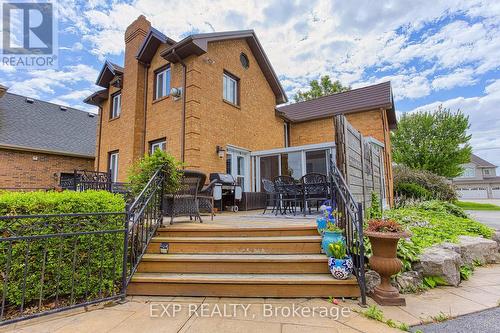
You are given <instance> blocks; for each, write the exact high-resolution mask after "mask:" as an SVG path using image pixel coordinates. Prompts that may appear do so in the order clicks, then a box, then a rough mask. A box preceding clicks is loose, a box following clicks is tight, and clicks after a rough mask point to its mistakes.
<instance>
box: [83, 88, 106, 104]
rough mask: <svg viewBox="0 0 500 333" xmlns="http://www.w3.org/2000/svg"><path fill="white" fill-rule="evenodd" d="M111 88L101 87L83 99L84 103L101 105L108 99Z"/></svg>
mask: <svg viewBox="0 0 500 333" xmlns="http://www.w3.org/2000/svg"><path fill="white" fill-rule="evenodd" d="M108 95H109V90H108V89H101V90H98V91H96V92H95V93H93V94H92V95H90V96H89V97H87V98H85V99H84V100H83V102H84V103H87V104H90V105H95V106H101V104H102V102H103V101H105V100H107V99H108Z"/></svg>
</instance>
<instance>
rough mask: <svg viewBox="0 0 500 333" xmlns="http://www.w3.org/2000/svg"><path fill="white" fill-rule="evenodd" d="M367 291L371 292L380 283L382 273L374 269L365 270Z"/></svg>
mask: <svg viewBox="0 0 500 333" xmlns="http://www.w3.org/2000/svg"><path fill="white" fill-rule="evenodd" d="M365 282H366V292H367V293H370V292H372V291H373V289H375V287H376V286H378V285H379V284H380V275H379V274H378V273H377V272H375V271H372V270H367V271H366V272H365Z"/></svg>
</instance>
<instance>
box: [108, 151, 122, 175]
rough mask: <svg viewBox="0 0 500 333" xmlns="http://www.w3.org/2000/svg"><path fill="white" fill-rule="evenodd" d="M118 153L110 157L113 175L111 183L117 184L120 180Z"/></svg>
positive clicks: (109, 162) (109, 165) (110, 154)
mask: <svg viewBox="0 0 500 333" xmlns="http://www.w3.org/2000/svg"><path fill="white" fill-rule="evenodd" d="M118 156H119V154H118V152H117V151H115V152H111V153H109V156H108V168H109V173H110V174H111V181H112V182H116V180H117V179H118Z"/></svg>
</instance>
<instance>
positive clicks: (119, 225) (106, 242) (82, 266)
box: [0, 191, 125, 308]
mask: <svg viewBox="0 0 500 333" xmlns="http://www.w3.org/2000/svg"><path fill="white" fill-rule="evenodd" d="M124 208H125V202H124V200H123V197H122V196H121V195H119V194H112V193H109V192H105V191H86V192H72V191H65V192H25V193H23V192H3V193H1V194H0V215H32V216H35V217H28V218H11V219H0V232H1V233H2V235H3V237H5V238H7V237H14V236H36V235H50V234H61V233H68V234H70V235H66V236H64V237H60V236H58V237H49V238H29V239H20V240H16V241H13V242H9V241H1V242H0V267H1V268H0V269H1V270H2V272H3V274H2V276H1V279H0V292H4V289H6V290H5V291H6V302H7V305H17V306H19V305H20V304H21V303H22V299H23V285H25V286H26V289H25V295H24V297H25V299H24V302H25V307H28V306H30V305H35V304H38V299H39V298H40V296H42V299H43V300H44V301H45V302H42V305H43V306H46V307H49V308H50V307H53V306H55V303H54V298H55V296H56V294H58V297H59V305H60V304H69V303H72V302H73V303H76V302H79V301H81V300H84V299H89V300H91V299H95V298H97V297H99V296H102V297H106V296H110V295H113V294H116V292H117V291H118V290H119V288H120V285H119V284H120V282H121V272H122V260H121V258H122V257H123V232H121V231H118V232H114V233H112V232H110V233H91V232H95V231H103V230H111V231H113V230H114V231H116V230H121V229H123V228H124ZM96 212H120V214H117V215H114V214H113V215H86V216H84V217H82V216H79V217H73V216H51V217H50V218H41V217H36V214H60V213H96ZM75 232H86V234H79V235H71V233H75ZM10 244H11V245H10ZM9 252H11V256H10V264H9V270H8V281H7V282H8V283H7V287H6V288H5V286H4V282H5V278H6V276H7V261H8V258H9ZM26 263H27V265H25V264H26ZM42 272H43V275H42ZM25 276H26V278H25V279H24V277H25ZM42 281H43V283H42Z"/></svg>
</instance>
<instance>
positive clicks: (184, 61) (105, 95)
mask: <svg viewBox="0 0 500 333" xmlns="http://www.w3.org/2000/svg"><path fill="white" fill-rule="evenodd" d="M97 85H98V86H100V87H102V88H103V89H102V90H99V91H97V92H96V93H94V94H92V95H91V96H89V97H88V98H87V99H85V102H86V103H89V104H92V105H96V106H98V107H99V115H100V116H99V125H98V132H97V133H98V137H97V153H96V169H97V170H99V171H105V170H111V172H112V175H113V178H114V180H116V181H125V179H126V174H127V169H128V168H129V166H130V164H131V163H132V162H133V161H134V160H136V159H138V158H140V157H141V156H143V154H144V153H146V152H150V151H151V150H152V149H156V148H161V149H166V150H167V151H169V152H170V153H172V154H173V155H174V156H176V157H177V158H178V159H180V160H181V161H183V162H184V163H185V165H186V168H189V169H198V170H201V171H203V172H205V173H207V174H208V173H211V172H224V173H225V172H227V173H231V174H233V176H235V177H236V178H237V179H238V180H239V181H240V183H241V184H242V185H243V187H244V191H260V186H261V181H260V180H261V179H262V178H264V177H266V178H270V177H272V176H276V175H278V174H283V173H288V174H291V175H293V176H294V177H297V178H298V177H300V176H301V175H303V174H305V173H306V172H313V171H314V172H323V173H326V170H327V156H328V153H330V152H333V151H334V149H335V143H334V129H333V121H332V119H333V116H334V115H336V114H346V116H347V119H348V121H350V122H352V124H353V125H354V126H355V127H356V128H357V129H358V130H359V131H360V132H361V133H362V134H363V135H365V136H371V137H373V140H374V142H375V141H376V142H377V144H380V145H381V146H383V147H384V156H385V159H384V160H385V177H386V179H385V183H386V184H388V186H387V189H390V188H391V187H392V174H391V170H392V169H391V163H390V161H391V156H390V137H389V131H390V129H391V128H394V127H395V125H396V117H395V110H394V105H393V100H392V91H391V87H390V83H389V82H387V83H383V84H379V85H374V86H371V87H365V88H360V89H354V90H352V91H350V92H347V93H343V94H337V95H333V96H329V97H323V98H320V99H318V100H316V101H309V102H303V103H296V104H291V105H286V106H283V107H277V105H280V104H284V103H286V102H288V100H287V97H286V94H285V92H284V89H283V88H282V86H281V84H280V82H279V79H278V76H277V75H276V73H275V72H274V70H273V68H272V66H271V64H270V62H269V59H268V58H267V56H266V54H265V52H264V50H263V48H262V46H261V44H260V43H259V41H258V39H257V36H256V34H255V33H254V32H253V31H252V30H244V31H234V32H222V33H207V34H196V35H191V36H188V37H186V38H184V39H183V40H181V41H178V42H177V41H174V40H172V39H171V38H169V37H167V36H165V35H163V34H162V33H161V32H159V31H158V30H156V29H154V28H152V27H151V24H150V22H149V21H148V20H147V19H146V18H145V17H144V16H142V15H141V16H139V17H138V18H137V19H136V20H135V21H134V22H133V23H132V24H131V25H130V26H129V27H128V28H127V30H126V32H125V60H124V66H123V67H121V66H118V65H116V64H113V63H110V62H106V63H105V64H104V66H103V68H102V70H101V72H100V74H99V76H98V78H97ZM318 101H319V102H318ZM387 192H388V193H390V191H387ZM391 192H392V191H391Z"/></svg>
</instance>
